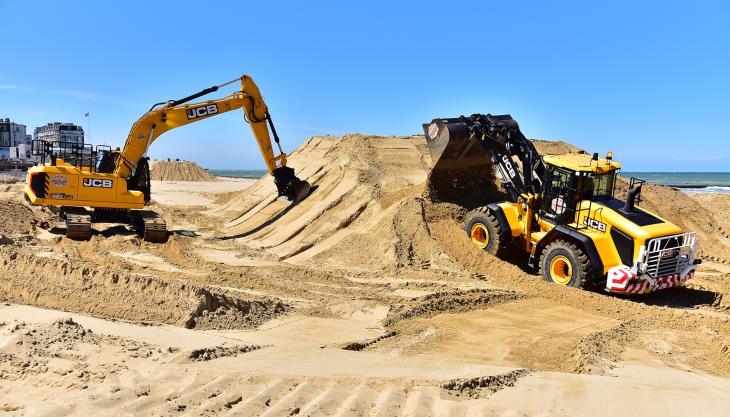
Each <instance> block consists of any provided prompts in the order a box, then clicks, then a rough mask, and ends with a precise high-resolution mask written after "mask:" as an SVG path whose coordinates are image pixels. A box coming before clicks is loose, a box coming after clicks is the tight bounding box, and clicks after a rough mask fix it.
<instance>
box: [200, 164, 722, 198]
mask: <svg viewBox="0 0 730 417" xmlns="http://www.w3.org/2000/svg"><path fill="white" fill-rule="evenodd" d="M208 171H209V172H210V173H211V174H213V175H216V176H219V177H231V178H261V177H263V176H264V175H266V174H267V173H268V171H267V170H265V169H209V170H208ZM619 175H620V176H622V177H624V178H627V179H628V178H631V177H636V178H640V179H643V180H646V182H648V183H654V184H662V185H667V186H670V187H675V188H678V189H680V190H682V191H684V192H685V193H687V194H695V193H720V194H730V172H634V171H626V172H620V173H619Z"/></svg>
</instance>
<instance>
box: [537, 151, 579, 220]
mask: <svg viewBox="0 0 730 417" xmlns="http://www.w3.org/2000/svg"><path fill="white" fill-rule="evenodd" d="M575 174H576V173H575V172H574V171H570V170H567V169H565V168H559V167H556V166H553V165H548V166H547V170H546V172H545V181H544V184H545V193H544V195H543V200H542V212H543V214H544V217H545V218H546V219H548V220H551V221H552V222H554V223H556V224H567V223H570V222H572V221H573V218H574V217H575V205H576V204H577V202H578V197H577V193H576V190H575V185H574V183H575V178H576V177H575Z"/></svg>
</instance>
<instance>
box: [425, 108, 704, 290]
mask: <svg viewBox="0 0 730 417" xmlns="http://www.w3.org/2000/svg"><path fill="white" fill-rule="evenodd" d="M423 129H424V132H425V134H426V141H427V143H428V146H429V149H430V150H431V154H432V157H433V160H434V162H435V165H434V168H433V172H432V174H431V184H430V186H431V193H432V196H433V197H434V198H435V199H436V200H441V201H450V202H455V203H457V204H461V205H465V206H470V205H471V206H472V207H473V206H475V205H478V206H480V207H477V208H475V209H474V210H472V211H471V212H470V213H469V214H468V215H467V217H466V221H465V230H466V233H467V235H468V236H469V238H470V239H471V242H472V243H473V244H474V245H476V246H477V247H478V248H480V249H482V250H484V251H485V252H488V253H490V254H492V255H498V254H502V253H506V252H507V251H514V250H520V251H524V252H526V253H527V255H528V264H529V265H530V266H531V267H533V268H537V269H539V271H540V275H542V276H543V278H544V279H545V280H547V281H550V282H554V283H557V284H561V285H566V286H570V287H578V288H600V289H603V290H605V291H608V292H612V293H619V294H639V293H648V292H651V291H656V290H661V289H664V288H670V287H675V286H680V285H682V284H683V283H684V282H685V281H687V280H689V279H691V278H692V277H693V275H694V273H695V270H696V268H697V265H698V264H699V263H700V262H701V260H699V259H696V258H695V254H696V247H697V239H696V236H695V234H694V233H687V232H685V231H683V230H682V229H680V228H679V227H677V226H676V225H674V224H672V223H670V222H668V221H666V220H664V219H662V218H661V217H659V216H658V215H656V214H654V213H651V212H649V211H647V210H644V209H642V208H640V207H638V205H639V203H640V200H641V186H642V184H643V181H642V180H639V179H636V178H632V179H631V180H630V186H629V191H628V195H627V198H626V200H625V201H622V200H619V199H617V198H615V197H614V193H615V186H616V175H617V173H618V172H619V170H620V169H621V165H620V164H619V163H617V162H614V161H613V157H612V155H611V153H610V152H609V153H608V154H607V155H606V157H605V158H599V157H598V154H593V155H589V154H586V153H580V154H566V155H555V156H544V157H543V156H541V155H540V154H539V153H538V151H537V149H536V148H535V146H534V144H533V143H532V142H531V141H529V140H528V139H527V138H526V137H525V136H524V135H523V134H522V132H521V131H520V129H519V126H518V124H517V122H516V121H515V120H514V119H512V117H510V116H509V115H490V114H487V115H483V114H474V115H471V116H468V117H466V116H461V117H458V118H449V119H434V120H433V121H432V122H431V123H427V124H424V125H423ZM494 167H496V171H497V172H498V174H499V176H500V177H501V180H502V189H503V193H499V194H497V193H495V190H493V189H490V187H491V188H493V187H494V185H493V183H494V181H493V178H494V175H493V174H492V170H493V168H494ZM496 195H501V196H502V200H506V201H495V196H496ZM475 202H478V203H477V204H475Z"/></svg>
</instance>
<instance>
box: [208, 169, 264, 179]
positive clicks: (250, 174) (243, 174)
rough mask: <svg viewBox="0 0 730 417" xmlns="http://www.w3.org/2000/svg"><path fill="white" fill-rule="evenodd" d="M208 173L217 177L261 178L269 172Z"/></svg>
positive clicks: (212, 171)
mask: <svg viewBox="0 0 730 417" xmlns="http://www.w3.org/2000/svg"><path fill="white" fill-rule="evenodd" d="M208 172H210V173H211V174H213V175H215V176H217V177H231V178H255V179H257V178H261V177H263V176H264V175H266V174H267V173H268V172H269V171H267V170H265V169H209V170H208Z"/></svg>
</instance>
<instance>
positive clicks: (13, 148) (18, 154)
mask: <svg viewBox="0 0 730 417" xmlns="http://www.w3.org/2000/svg"><path fill="white" fill-rule="evenodd" d="M29 137H30V135H28V134H26V127H25V125H21V124H20V123H15V122H11V121H10V119H7V118H5V119H0V159H23V160H25V159H28V158H30V141H29V140H28V138H29Z"/></svg>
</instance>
